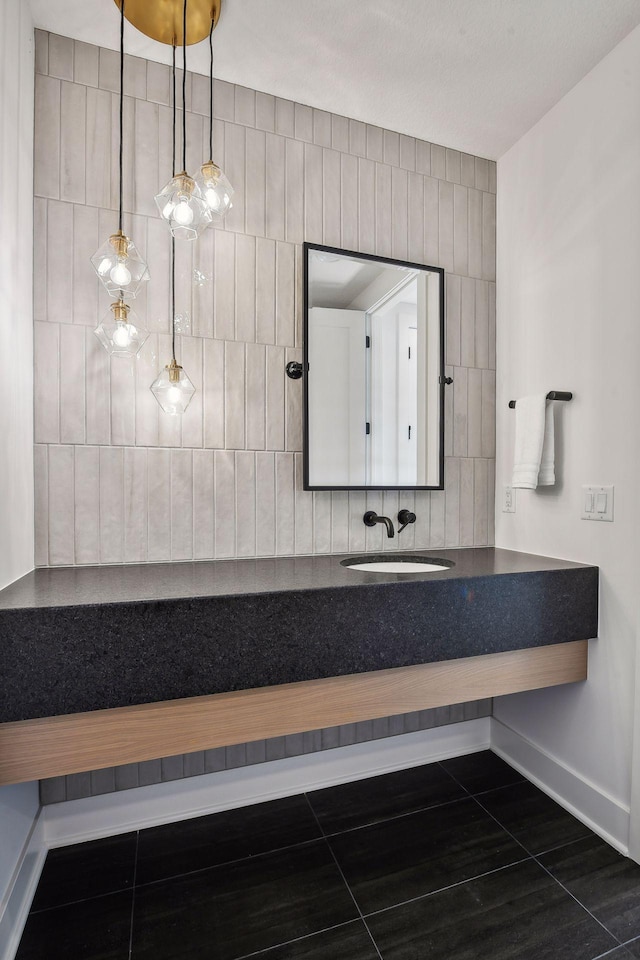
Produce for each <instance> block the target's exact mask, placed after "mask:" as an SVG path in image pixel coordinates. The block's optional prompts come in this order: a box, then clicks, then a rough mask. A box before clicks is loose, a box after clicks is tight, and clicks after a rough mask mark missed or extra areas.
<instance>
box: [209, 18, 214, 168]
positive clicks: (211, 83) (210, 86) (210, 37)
mask: <svg viewBox="0 0 640 960" xmlns="http://www.w3.org/2000/svg"><path fill="white" fill-rule="evenodd" d="M214 26H215V23H214V19H213V15H212V17H211V30H210V31H209V160H211V162H212V163H213V28H214Z"/></svg>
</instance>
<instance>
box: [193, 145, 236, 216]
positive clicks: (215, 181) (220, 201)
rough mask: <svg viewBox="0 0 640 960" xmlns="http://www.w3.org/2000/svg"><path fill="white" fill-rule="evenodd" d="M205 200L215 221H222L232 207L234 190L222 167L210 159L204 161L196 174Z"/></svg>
mask: <svg viewBox="0 0 640 960" xmlns="http://www.w3.org/2000/svg"><path fill="white" fill-rule="evenodd" d="M196 183H197V184H198V186H199V188H200V191H201V193H202V196H203V197H204V201H205V203H206V205H207V208H208V210H209V214H210V217H211V220H212V222H213V223H222V221H223V220H224V218H225V216H226V215H227V214H228V213H229V210H230V209H231V198H232V197H233V194H234V190H233V187H232V186H231V184H230V183H229V181H228V179H227V177H226V176H225V174H224V173H223V172H222V170H221V169H220V167H219V166H218V165H217V164H216V163H214V162H213V160H208V161H207V162H206V163H203V164H202V166H201V167H200V170H199V172H198V174H197V176H196Z"/></svg>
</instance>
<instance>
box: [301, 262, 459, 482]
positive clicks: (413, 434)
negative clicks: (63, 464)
mask: <svg viewBox="0 0 640 960" xmlns="http://www.w3.org/2000/svg"><path fill="white" fill-rule="evenodd" d="M304 280H305V317H304V320H305V328H304V349H305V356H304V371H305V377H304V380H305V400H306V408H305V448H304V452H305V489H307V490H314V489H325V490H326V489H330V490H336V489H386V488H391V489H400V488H405V489H406V488H409V489H436V490H437V489H442V487H443V463H444V460H443V456H444V449H443V444H444V428H443V427H444V421H443V397H444V382H443V377H444V356H443V353H444V347H443V334H444V271H443V270H442V269H441V268H440V267H428V266H422V265H420V264H413V263H405V262H402V261H399V260H389V259H386V258H382V257H374V256H369V255H366V254H358V253H353V252H351V251H347V250H336V249H334V248H332V247H322V246H316V245H313V244H305V278H304Z"/></svg>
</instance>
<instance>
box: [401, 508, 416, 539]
mask: <svg viewBox="0 0 640 960" xmlns="http://www.w3.org/2000/svg"><path fill="white" fill-rule="evenodd" d="M415 522H416V515H415V513H413V511H411V510H400V512H399V513H398V523H400V524H402V526H400V527H398V536H400V534H401V533H402V531H403V530H404V528H405V527H408V526H409V524H410V523H415Z"/></svg>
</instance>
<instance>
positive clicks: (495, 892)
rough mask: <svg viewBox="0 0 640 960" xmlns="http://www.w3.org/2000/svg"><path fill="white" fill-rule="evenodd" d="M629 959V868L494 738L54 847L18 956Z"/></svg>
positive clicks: (638, 892)
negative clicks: (350, 779)
mask: <svg viewBox="0 0 640 960" xmlns="http://www.w3.org/2000/svg"><path fill="white" fill-rule="evenodd" d="M249 956H251V957H256V960H380V958H382V960H445V958H446V960H473V958H476V957H477V958H480V957H482V958H489V960H560V958H562V960H594V958H596V957H602V958H604V957H606V958H608V960H629V958H633V957H635V958H638V960H640V866H637V865H636V864H635V863H633V862H631V861H630V860H627V859H626V858H625V857H622V856H620V855H619V854H618V853H616V851H615V850H613V849H612V848H611V847H609V846H608V845H607V844H605V843H604V842H603V841H602V840H600V839H599V838H598V837H596V836H595V835H594V834H593V833H591V832H590V831H589V830H588V829H587V828H586V827H584V826H583V825H582V824H581V823H579V822H578V821H577V820H575V819H574V818H573V817H572V816H570V815H569V814H568V813H566V812H565V811H564V810H563V809H562V808H561V807H559V806H558V805H557V804H556V803H554V802H553V801H552V800H550V799H549V798H548V797H547V796H545V795H544V794H543V793H541V792H540V791H539V790H538V789H537V788H536V787H534V786H533V785H532V784H530V783H528V782H527V781H526V780H524V779H523V778H522V777H521V776H520V775H519V774H518V773H516V772H515V771H514V770H512V769H511V768H510V767H509V766H508V765H507V764H506V763H504V762H503V761H502V760H500V759H499V758H498V757H496V756H495V755H494V754H492V753H490V752H488V751H487V752H483V753H476V754H473V755H471V756H467V757H458V758H456V759H452V760H447V761H445V762H443V763H432V764H429V765H427V766H422V767H416V768H413V769H411V770H403V771H400V772H398V773H391V774H387V775H385V776H382V777H374V778H371V779H368V780H360V781H357V782H355V783H347V784H342V785H341V786H337V787H330V788H328V789H326V790H317V791H315V792H313V793H309V794H307V795H302V796H296V797H287V798H285V799H283V800H274V801H272V802H270V803H262V804H257V805H256V806H251V807H245V808H242V809H238V810H230V811H226V812H224V813H218V814H213V815H212V816H208V817H199V818H198V819H195V820H186V821H182V822H180V823H174V824H167V825H166V826H161V827H153V828H151V829H148V830H141V831H140V832H139V833H129V834H126V835H124V836H120V837H110V838H108V839H106V840H96V841H92V842H91V843H83V844H79V845H77V846H73V847H64V848H61V849H58V850H52V851H51V852H50V853H49V856H48V857H47V861H46V863H45V867H44V871H43V874H42V877H41V880H40V884H39V886H38V890H37V893H36V897H35V900H34V902H33V907H32V910H31V913H30V915H29V919H28V921H27V925H26V928H25V931H24V935H23V938H22V943H21V945H20V949H19V951H18V955H17V960H62V958H64V960H70V958H72V960H129V958H131V960H187V958H188V960H213V958H215V960H237V958H241V957H249Z"/></svg>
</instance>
